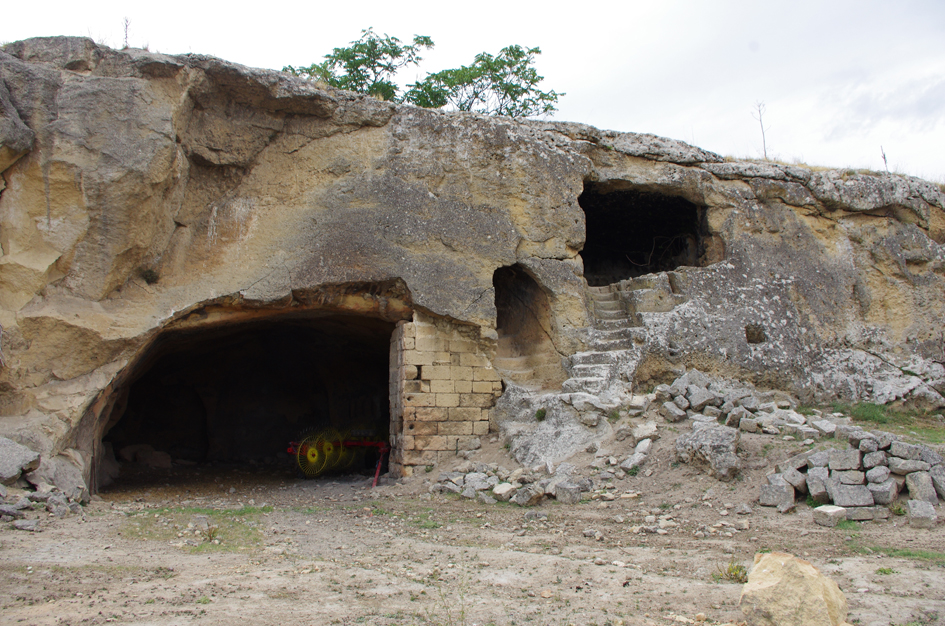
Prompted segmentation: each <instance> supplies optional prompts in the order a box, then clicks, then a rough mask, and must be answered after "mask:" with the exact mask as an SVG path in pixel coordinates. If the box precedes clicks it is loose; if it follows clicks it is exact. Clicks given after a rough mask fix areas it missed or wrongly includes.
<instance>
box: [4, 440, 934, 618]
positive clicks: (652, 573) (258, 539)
mask: <svg viewBox="0 0 945 626" xmlns="http://www.w3.org/2000/svg"><path fill="white" fill-rule="evenodd" d="M673 439H674V437H666V436H664V438H663V439H660V440H658V441H657V444H656V445H655V446H654V450H653V451H652V452H651V454H650V458H649V459H648V461H647V464H646V465H645V469H646V470H647V471H645V472H641V473H640V474H639V475H638V476H634V477H627V478H625V479H624V480H620V481H615V482H614V483H613V486H614V488H613V489H610V490H607V491H603V492H597V493H595V494H594V498H595V499H589V500H586V501H584V502H582V503H581V504H579V505H575V506H565V505H559V504H557V503H555V502H554V501H549V502H547V503H545V504H543V505H540V506H537V507H534V508H529V509H523V508H519V507H518V506H515V505H510V504H503V503H498V504H493V505H486V504H480V503H477V502H474V501H469V500H464V499H462V498H460V497H458V496H443V495H432V496H431V495H430V493H429V487H430V485H431V484H432V482H433V481H435V480H436V476H437V474H438V472H439V471H444V470H449V469H451V467H438V468H434V469H433V471H431V472H430V473H424V472H422V471H421V472H420V473H419V475H417V476H414V477H411V478H408V479H402V480H398V481H392V480H389V479H384V480H382V485H381V486H379V487H377V488H375V489H372V488H371V486H370V482H371V481H370V478H369V477H365V476H357V475H351V476H337V477H329V478H322V479H317V480H300V479H297V478H295V476H294V474H293V473H292V472H291V470H290V469H289V468H283V467H281V466H280V467H252V466H246V467H225V466H215V467H209V466H194V467H176V468H175V469H173V470H164V471H161V472H158V471H155V470H143V469H138V468H135V467H134V466H125V467H124V468H123V478H122V480H121V481H120V482H119V483H117V484H116V485H114V486H113V487H112V488H110V489H109V490H108V491H105V492H103V493H101V494H99V495H98V496H95V497H94V498H93V502H92V503H91V504H90V505H89V506H87V507H85V510H84V513H83V514H82V515H70V516H68V517H65V518H62V519H59V518H55V517H51V516H50V514H47V513H45V512H42V513H40V512H36V513H32V514H31V515H33V516H34V517H36V516H41V520H42V531H41V532H37V533H31V532H25V531H18V530H14V529H13V528H12V526H10V525H9V524H4V525H3V526H2V527H0V572H2V574H0V606H2V608H0V615H2V620H0V621H2V622H3V623H4V624H37V625H39V624H50V625H51V624H101V623H108V622H114V623H127V624H161V625H171V624H189V623H202V624H232V623H234V621H235V620H237V619H240V620H246V621H247V622H248V623H252V624H258V625H268V624H279V625H284V624H318V625H322V624H385V625H386V624H398V625H401V624H418V625H426V624H435V625H441V624H442V625H467V626H471V625H477V626H485V625H489V624H492V625H495V626H509V625H513V624H514V625H525V624H535V625H559V624H561V625H563V624H575V625H591V624H596V625H598V626H603V625H605V624H610V625H612V626H617V625H619V624H624V625H631V624H632V625H636V624H681V623H682V624H687V623H694V622H703V621H704V622H705V623H708V624H716V623H725V622H739V621H741V620H742V614H741V612H740V611H739V610H738V606H737V605H738V599H739V594H740V592H741V585H740V584H737V583H734V582H729V581H726V580H724V579H721V580H719V579H718V578H719V576H718V573H719V571H720V570H722V569H724V568H726V566H727V565H729V564H730V563H731V562H733V561H734V563H735V564H741V565H744V566H746V567H749V566H750V565H751V562H752V559H753V557H754V555H755V554H756V553H758V552H762V551H767V550H781V551H785V552H790V553H793V554H796V555H798V556H801V557H803V558H805V559H808V560H810V561H811V562H812V563H813V564H814V565H816V566H817V567H818V568H820V569H821V571H823V572H824V573H825V574H826V575H828V576H830V577H831V578H833V579H834V580H836V581H837V583H838V584H839V585H840V587H841V589H842V590H843V591H844V593H845V594H846V597H847V600H848V602H849V607H850V616H849V621H851V622H852V623H853V624H863V625H874V624H875V625H879V624H882V625H887V624H898V625H902V624H912V625H919V624H945V526H943V525H942V524H939V525H938V526H936V527H935V528H934V529H932V530H919V529H914V528H910V527H909V526H908V525H907V524H906V523H905V518H903V517H897V516H893V517H892V518H891V519H890V520H889V521H885V522H864V523H847V524H845V525H844V526H845V528H823V527H820V526H817V525H815V524H814V523H813V522H812V514H811V510H810V508H808V506H807V505H806V504H804V503H803V502H799V504H798V507H797V510H796V511H795V512H794V513H790V514H786V515H780V514H778V513H777V511H776V510H774V509H767V508H761V507H759V506H758V505H757V494H758V487H759V485H760V484H761V482H762V481H763V479H764V478H763V477H764V475H765V473H766V472H768V471H771V469H772V468H773V466H774V464H775V463H776V462H777V461H779V460H781V459H783V458H786V457H787V456H789V455H790V454H793V453H795V452H797V451H799V450H801V449H804V448H803V446H800V445H799V444H795V443H790V442H782V441H779V440H777V439H774V438H771V437H765V436H760V435H758V436H755V435H746V436H745V437H744V438H743V440H742V448H743V450H744V453H745V455H746V458H747V460H748V466H749V467H748V468H747V469H746V470H745V471H744V472H743V476H742V478H741V479H740V480H736V481H733V482H732V483H721V482H718V481H716V480H714V479H713V478H711V477H709V476H706V475H704V474H702V473H700V472H699V471H698V470H696V469H695V468H692V467H689V466H686V465H679V464H676V463H674V462H673V460H672V442H673ZM588 460H589V459H588V458H585V459H578V461H581V462H584V463H586V462H587V461H588ZM459 461H460V459H457V463H458V462H459ZM473 461H485V462H499V463H502V464H504V465H506V467H509V468H512V467H515V464H514V463H513V462H511V461H509V460H508V459H506V458H504V451H503V450H502V449H501V448H499V447H498V444H497V443H495V442H492V443H491V444H489V445H487V446H486V448H485V449H483V450H482V452H481V454H480V455H479V456H478V457H475V458H474V459H473ZM646 474H650V475H646ZM604 494H610V495H606V496H605V495H604ZM610 497H613V498H614V499H613V500H607V499H605V498H610ZM743 503H747V504H749V506H750V507H751V509H752V511H751V513H750V514H748V515H741V514H738V513H737V512H736V510H737V507H738V506H739V505H741V504H743ZM536 512H537V513H544V514H547V519H528V517H534V516H535V513H536ZM648 515H654V516H656V517H657V519H659V518H660V516H664V517H663V522H664V524H663V525H664V526H666V529H665V530H666V534H647V533H643V532H640V533H637V532H634V530H635V528H636V527H638V526H640V525H643V524H644V520H645V517H646V516H648ZM940 515H941V513H940ZM527 516H528V517H527ZM669 517H671V519H669ZM742 522H747V526H748V529H747V530H738V526H739V525H741V526H744V524H741V523H742ZM673 523H675V524H678V526H673ZM585 531H588V532H585ZM592 531H597V532H598V533H599V538H598V536H595V533H594V532H592ZM699 531H701V532H702V533H703V534H706V536H705V537H704V538H699V537H697V536H696V533H697V532H699ZM586 535H590V536H586Z"/></svg>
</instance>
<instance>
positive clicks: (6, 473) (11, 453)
mask: <svg viewBox="0 0 945 626" xmlns="http://www.w3.org/2000/svg"><path fill="white" fill-rule="evenodd" d="M37 467H39V452H33V451H32V450H30V449H29V448H27V447H26V446H22V445H20V444H18V443H17V442H15V441H12V440H10V439H7V438H6V437H0V484H4V485H12V484H13V483H15V482H16V479H17V478H19V477H20V474H22V473H23V472H29V471H32V470H34V469H36V468H37Z"/></svg>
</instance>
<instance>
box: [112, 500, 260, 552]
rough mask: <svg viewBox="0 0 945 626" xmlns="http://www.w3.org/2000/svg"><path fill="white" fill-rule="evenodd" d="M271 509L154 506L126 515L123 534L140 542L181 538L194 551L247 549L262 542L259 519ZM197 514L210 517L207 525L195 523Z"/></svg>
mask: <svg viewBox="0 0 945 626" xmlns="http://www.w3.org/2000/svg"><path fill="white" fill-rule="evenodd" d="M272 510H273V508H272V507H271V506H265V507H250V506H244V507H242V508H239V509H209V508H198V507H181V508H161V509H154V510H149V511H144V512H142V513H139V514H136V515H132V516H131V517H128V518H126V519H125V520H124V523H123V525H122V535H123V536H125V537H129V538H131V539H138V540H141V541H169V542H175V541H180V542H183V543H184V545H185V546H187V547H188V549H189V550H190V551H191V552H192V553H198V552H233V551H237V550H245V549H248V548H253V547H256V546H257V545H259V543H260V542H261V538H260V532H259V529H258V526H259V522H258V521H257V520H258V518H259V517H260V516H262V515H263V514H265V513H270V512H272ZM197 516H203V517H206V518H207V520H206V521H207V525H206V527H205V528H201V527H200V525H199V524H197V523H196V521H195V518H196V517H197ZM188 524H190V527H188Z"/></svg>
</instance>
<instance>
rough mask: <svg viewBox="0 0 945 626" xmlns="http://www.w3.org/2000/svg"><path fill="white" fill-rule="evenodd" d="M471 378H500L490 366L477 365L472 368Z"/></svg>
mask: <svg viewBox="0 0 945 626" xmlns="http://www.w3.org/2000/svg"><path fill="white" fill-rule="evenodd" d="M473 380H490V381H492V380H502V379H501V378H499V373H498V372H497V371H495V369H494V368H491V367H477V368H476V369H475V370H473Z"/></svg>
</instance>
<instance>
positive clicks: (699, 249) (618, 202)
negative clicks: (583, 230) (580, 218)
mask: <svg viewBox="0 0 945 626" xmlns="http://www.w3.org/2000/svg"><path fill="white" fill-rule="evenodd" d="M578 202H579V203H580V205H581V208H582V209H583V210H584V215H585V217H586V220H587V239H586V242H585V244H584V249H583V250H582V251H581V257H582V258H583V259H584V277H585V278H586V279H587V283H588V284H589V285H591V286H604V285H610V284H613V283H616V282H619V281H621V280H626V279H628V278H635V277H637V276H642V275H644V274H652V273H655V272H666V271H671V270H674V269H676V268H677V267H680V266H699V265H702V262H701V259H702V257H703V255H704V253H705V249H704V247H705V243H704V236H705V232H706V227H705V209H704V208H703V207H699V206H697V205H695V204H693V203H692V202H689V201H688V200H686V199H684V198H680V197H678V196H671V195H666V194H661V193H657V192H653V191H642V190H638V189H620V188H614V187H613V185H611V184H599V183H587V184H586V185H585V186H584V193H582V194H581V197H580V198H578Z"/></svg>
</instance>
